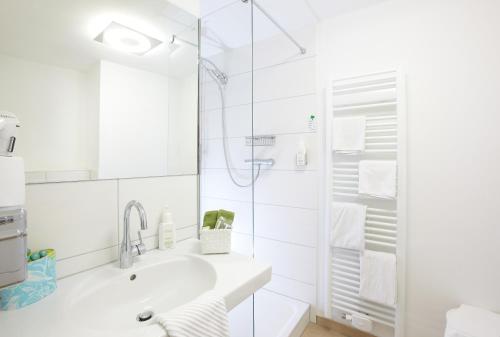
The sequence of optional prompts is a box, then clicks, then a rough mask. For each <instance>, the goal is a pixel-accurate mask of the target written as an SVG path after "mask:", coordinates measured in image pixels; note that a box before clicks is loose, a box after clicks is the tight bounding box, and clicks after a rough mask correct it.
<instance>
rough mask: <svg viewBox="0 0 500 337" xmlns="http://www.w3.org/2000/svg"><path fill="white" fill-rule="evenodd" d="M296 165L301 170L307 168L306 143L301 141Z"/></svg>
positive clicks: (296, 156)
mask: <svg viewBox="0 0 500 337" xmlns="http://www.w3.org/2000/svg"><path fill="white" fill-rule="evenodd" d="M295 164H296V165H297V167H299V168H304V167H306V166H307V149H306V144H305V143H304V141H300V143H299V146H298V149H297V154H296V155H295Z"/></svg>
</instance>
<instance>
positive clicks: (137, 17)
mask: <svg viewBox="0 0 500 337" xmlns="http://www.w3.org/2000/svg"><path fill="white" fill-rule="evenodd" d="M172 1H177V2H179V1H180V0H172ZM182 1H185V0H182ZM189 1H190V3H191V2H193V1H195V0H189ZM382 1H385V0H260V1H258V2H259V3H260V5H261V6H262V7H264V8H265V9H266V11H267V12H268V13H269V14H271V15H272V16H273V17H274V18H275V19H276V20H277V21H278V22H279V23H280V24H281V25H282V26H283V27H285V28H286V29H287V30H290V31H293V30H295V29H299V28H302V27H305V26H310V25H313V24H315V23H317V22H318V21H319V20H323V19H327V18H329V17H333V16H337V15H340V14H343V13H347V12H350V11H354V10H357V9H360V8H363V7H367V6H371V5H374V4H376V3H379V2H382ZM200 9H201V13H202V16H203V25H202V26H203V27H204V30H203V34H204V35H207V36H210V37H212V39H214V40H217V41H218V42H215V43H214V44H216V45H218V46H225V47H226V48H238V47H240V46H243V45H247V44H249V43H250V42H251V39H252V25H251V16H250V14H251V12H250V5H249V4H248V3H246V4H245V3H243V2H242V1H241V0H201V2H200ZM253 15H254V16H253V39H254V40H255V41H259V40H263V39H266V38H268V37H270V36H273V35H276V34H279V33H280V32H279V31H278V30H277V28H276V27H275V26H274V25H273V24H272V23H271V22H270V21H269V20H268V19H267V18H266V17H265V16H264V15H263V14H262V13H261V12H260V11H259V10H257V9H255V10H254V12H253ZM111 21H116V22H119V23H121V24H123V25H126V26H129V27H130V28H133V29H135V30H138V31H141V32H143V33H145V34H148V35H150V36H152V37H154V38H156V39H158V40H160V41H163V42H164V43H162V44H161V45H160V46H158V47H157V48H155V49H154V50H152V51H151V52H149V53H148V54H146V55H144V56H135V55H128V54H125V53H123V52H119V51H116V50H113V49H111V48H109V47H107V46H104V45H102V44H100V43H98V42H95V41H94V40H93V39H94V38H95V37H96V36H97V35H98V34H99V33H100V32H101V31H102V30H103V29H104V28H105V27H106V26H107V25H108V24H109V23H110V22H111ZM196 23H197V19H196V17H195V16H193V15H192V14H189V13H188V12H186V11H184V10H182V9H179V8H178V7H176V6H174V5H171V4H170V3H169V2H168V1H167V0H43V1H41V0H0V41H2V43H1V44H0V53H1V54H6V55H11V56H15V57H20V58H24V59H28V60H32V61H36V62H41V63H46V64H54V65H58V66H63V67H69V68H73V69H78V70H86V69H88V68H89V67H90V66H91V65H93V64H94V63H95V62H97V61H98V60H100V59H105V60H109V61H113V62H117V63H121V64H124V65H128V66H133V67H137V68H142V69H146V70H150V71H155V72H160V73H163V74H168V75H170V76H174V77H184V76H187V75H189V74H191V73H192V72H194V71H195V70H196V60H197V50H196V48H193V47H190V46H187V45H185V46H184V47H183V48H178V49H177V50H176V51H175V52H174V53H170V50H169V48H168V41H169V40H170V38H171V35H172V34H177V35H179V36H181V37H182V38H184V39H187V40H190V41H192V42H196V40H197V31H196V29H195V28H194V27H196ZM205 41H207V40H205ZM204 45H205V44H204ZM216 52H220V49H218V48H214V49H213V50H212V52H210V53H216ZM204 54H205V55H206V53H204Z"/></svg>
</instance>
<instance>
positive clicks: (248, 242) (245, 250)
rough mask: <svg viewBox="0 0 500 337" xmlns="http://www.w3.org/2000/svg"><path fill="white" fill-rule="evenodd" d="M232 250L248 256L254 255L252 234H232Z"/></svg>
mask: <svg viewBox="0 0 500 337" xmlns="http://www.w3.org/2000/svg"><path fill="white" fill-rule="evenodd" d="M231 250H232V251H234V252H236V253H239V254H242V255H246V256H252V255H253V240H252V235H250V234H241V233H232V235H231Z"/></svg>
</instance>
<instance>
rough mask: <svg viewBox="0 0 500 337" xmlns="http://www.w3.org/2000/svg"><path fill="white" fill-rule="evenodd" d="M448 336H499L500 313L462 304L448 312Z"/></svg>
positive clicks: (446, 334) (446, 333)
mask: <svg viewBox="0 0 500 337" xmlns="http://www.w3.org/2000/svg"><path fill="white" fill-rule="evenodd" d="M445 336H446V337H466V336H481V337H499V336H500V315H499V314H495V313H493V312H491V311H488V310H486V309H481V308H476V307H472V306H469V305H464V304H462V305H461V306H460V308H457V309H452V310H450V311H448V313H447V314H446V332H445Z"/></svg>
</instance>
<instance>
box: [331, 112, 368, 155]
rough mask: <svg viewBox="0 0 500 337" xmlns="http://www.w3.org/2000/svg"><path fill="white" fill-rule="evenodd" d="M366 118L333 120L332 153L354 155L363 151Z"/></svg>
mask: <svg viewBox="0 0 500 337" xmlns="http://www.w3.org/2000/svg"><path fill="white" fill-rule="evenodd" d="M365 129H366V118H365V117H364V116H359V117H342V118H334V119H333V151H335V152H338V153H343V154H356V153H359V152H362V151H364V150H365Z"/></svg>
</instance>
